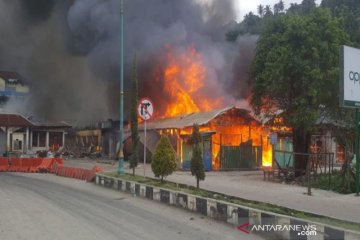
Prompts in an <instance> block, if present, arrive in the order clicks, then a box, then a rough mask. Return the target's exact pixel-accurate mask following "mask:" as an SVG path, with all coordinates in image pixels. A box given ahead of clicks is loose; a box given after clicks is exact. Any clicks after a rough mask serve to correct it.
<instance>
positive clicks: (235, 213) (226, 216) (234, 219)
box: [95, 174, 360, 240]
mask: <svg viewBox="0 0 360 240" xmlns="http://www.w3.org/2000/svg"><path fill="white" fill-rule="evenodd" d="M95 184H97V185H99V186H103V187H106V188H110V189H115V190H118V191H122V192H127V193H130V194H132V195H134V196H139V197H142V198H147V199H150V200H155V201H158V202H161V203H164V204H168V205H173V206H177V207H180V208H184V209H187V210H190V211H193V212H198V213H200V214H202V215H204V216H207V217H210V218H213V219H216V220H219V221H223V222H227V223H229V224H231V225H233V226H236V227H238V226H242V225H246V224H248V226H253V225H301V226H310V225H312V226H316V233H317V234H316V236H314V235H313V236H301V235H299V234H301V232H300V231H296V230H295V229H290V230H289V231H286V230H285V231H266V232H264V233H266V236H267V239H269V238H268V237H269V236H271V237H272V238H274V239H279V238H281V239H296V240H297V239H306V240H356V239H360V233H359V232H355V231H351V230H347V229H343V228H338V227H334V226H330V225H326V224H323V223H318V222H311V221H308V220H304V219H299V218H295V217H290V216H286V215H281V214H277V213H272V212H267V211H263V210H259V209H254V208H250V207H246V206H242V205H238V204H234V203H228V202H224V201H221V200H217V199H211V198H205V197H200V196H195V195H192V194H189V193H185V192H182V191H175V190H169V189H164V188H161V187H155V186H150V185H147V184H143V183H138V182H133V181H128V180H122V179H118V178H113V177H109V176H106V175H103V174H97V175H96V179H95ZM245 230H246V229H245ZM257 233H259V232H257ZM239 234H246V233H245V232H242V231H239Z"/></svg>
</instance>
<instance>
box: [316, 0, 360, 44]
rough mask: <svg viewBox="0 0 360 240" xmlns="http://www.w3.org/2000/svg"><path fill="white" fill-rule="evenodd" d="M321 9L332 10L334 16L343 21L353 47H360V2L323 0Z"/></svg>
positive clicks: (354, 0)
mask: <svg viewBox="0 0 360 240" xmlns="http://www.w3.org/2000/svg"><path fill="white" fill-rule="evenodd" d="M321 7H323V8H328V9H330V11H331V13H332V14H333V16H335V17H339V18H341V19H342V21H343V23H344V28H345V30H346V32H347V33H348V34H349V35H350V39H351V42H352V43H353V46H355V47H360V1H359V0H323V1H322V2H321Z"/></svg>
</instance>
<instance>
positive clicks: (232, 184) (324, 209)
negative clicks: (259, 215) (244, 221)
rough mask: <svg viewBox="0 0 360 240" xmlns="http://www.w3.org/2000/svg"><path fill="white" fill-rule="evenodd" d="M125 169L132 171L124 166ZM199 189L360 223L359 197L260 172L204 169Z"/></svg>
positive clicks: (180, 178)
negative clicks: (276, 180) (276, 179)
mask: <svg viewBox="0 0 360 240" xmlns="http://www.w3.org/2000/svg"><path fill="white" fill-rule="evenodd" d="M65 164H66V165H72V166H81V167H86V166H88V167H90V166H93V165H94V164H97V165H100V166H101V167H102V168H103V169H104V171H116V170H117V163H115V164H114V165H110V164H101V163H96V161H95V160H86V159H82V160H65ZM125 166H126V172H128V173H132V170H131V169H128V166H127V164H126V165H125ZM136 174H137V175H143V165H142V164H139V166H138V167H137V168H136ZM146 176H147V177H152V178H155V176H154V174H153V173H152V171H151V166H150V165H147V166H146ZM166 180H168V181H172V182H178V183H183V184H187V185H192V186H195V185H196V181H195V178H194V177H193V176H191V173H190V172H183V171H177V172H175V173H173V174H172V175H170V176H168V177H167V178H166ZM200 187H201V188H202V189H206V190H210V191H215V192H220V193H224V194H227V195H231V196H236V197H240V198H244V199H249V200H255V201H260V202H267V203H271V204H276V205H280V206H284V207H288V208H292V209H296V210H300V211H306V212H310V213H314V214H319V215H323V216H328V217H332V218H337V219H341V220H346V221H352V222H357V223H359V224H360V197H355V195H354V194H348V195H343V194H338V193H334V192H329V191H324V190H318V189H312V193H313V195H312V196H307V195H306V192H307V189H306V188H305V187H300V186H297V185H288V184H281V183H274V182H268V181H263V174H262V172H261V171H241V172H240V171H231V172H207V173H206V177H205V180H204V181H201V182H200Z"/></svg>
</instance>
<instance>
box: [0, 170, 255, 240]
mask: <svg viewBox="0 0 360 240" xmlns="http://www.w3.org/2000/svg"><path fill="white" fill-rule="evenodd" d="M0 236H1V237H0V238H1V239H2V240H17V239H19V240H22V239H24V240H43V239H51V240H57V239H59V240H64V239H76V240H82V239H86V240H91V239H94V240H95V239H96V240H99V239H101V240H106V239H124V240H125V239H126V240H137V239H139V240H140V239H149V240H150V239H151V240H153V239H158V240H162V239H164V240H176V239H209V240H211V239H216V240H223V239H237V240H238V239H245V240H246V239H261V238H260V237H258V236H256V235H253V234H250V235H246V234H244V233H242V232H240V231H239V230H237V229H236V228H235V227H231V226H229V225H226V224H223V223H221V222H217V221H215V220H212V219H208V218H205V217H202V216H201V215H198V214H195V213H192V212H188V211H185V210H182V209H178V208H175V207H170V206H166V205H163V204H160V203H157V202H154V201H149V200H146V199H141V198H138V197H133V196H131V195H130V194H124V193H120V192H116V191H112V190H109V189H104V188H101V187H99V186H95V185H94V184H91V183H85V182H83V181H79V180H74V179H68V178H62V177H58V176H54V175H50V174H21V173H0Z"/></svg>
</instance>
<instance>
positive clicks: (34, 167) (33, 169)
mask: <svg viewBox="0 0 360 240" xmlns="http://www.w3.org/2000/svg"><path fill="white" fill-rule="evenodd" d="M42 160H43V158H32V165H31V167H30V169H29V172H32V173H34V172H38V171H39V166H40V165H41V163H42Z"/></svg>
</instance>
